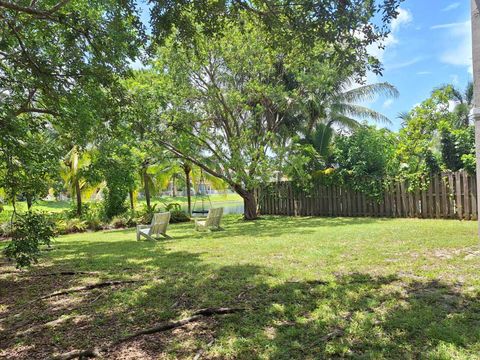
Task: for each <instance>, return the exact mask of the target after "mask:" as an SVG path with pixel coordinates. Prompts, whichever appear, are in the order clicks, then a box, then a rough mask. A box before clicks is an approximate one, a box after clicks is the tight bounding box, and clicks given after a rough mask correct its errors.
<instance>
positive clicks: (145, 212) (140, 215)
mask: <svg viewBox="0 0 480 360" xmlns="http://www.w3.org/2000/svg"><path fill="white" fill-rule="evenodd" d="M156 207H157V204H154V205H153V206H151V207H148V206H145V207H143V208H142V209H141V210H140V211H138V212H137V223H139V224H150V223H151V222H152V218H153V214H155V208H156Z"/></svg>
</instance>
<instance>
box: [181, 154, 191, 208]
mask: <svg viewBox="0 0 480 360" xmlns="http://www.w3.org/2000/svg"><path fill="white" fill-rule="evenodd" d="M182 167H183V171H184V172H185V186H186V187H187V203H188V213H189V214H191V213H192V192H191V185H190V172H191V171H192V168H191V167H190V164H188V163H183V166H182Z"/></svg>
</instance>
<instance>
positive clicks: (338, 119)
mask: <svg viewBox="0 0 480 360" xmlns="http://www.w3.org/2000/svg"><path fill="white" fill-rule="evenodd" d="M327 125H328V126H329V127H331V126H332V125H340V126H343V127H345V128H347V129H350V130H353V129H356V128H358V127H359V126H360V123H359V122H358V121H357V120H355V119H352V118H351V117H348V116H346V115H341V114H332V116H331V118H330V121H329V122H328V123H327Z"/></svg>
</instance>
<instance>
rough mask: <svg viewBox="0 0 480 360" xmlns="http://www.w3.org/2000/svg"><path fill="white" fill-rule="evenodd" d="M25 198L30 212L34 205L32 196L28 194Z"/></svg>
mask: <svg viewBox="0 0 480 360" xmlns="http://www.w3.org/2000/svg"><path fill="white" fill-rule="evenodd" d="M25 197H26V199H27V209H28V211H30V209H31V208H32V205H33V199H32V195H30V194H26V195H25Z"/></svg>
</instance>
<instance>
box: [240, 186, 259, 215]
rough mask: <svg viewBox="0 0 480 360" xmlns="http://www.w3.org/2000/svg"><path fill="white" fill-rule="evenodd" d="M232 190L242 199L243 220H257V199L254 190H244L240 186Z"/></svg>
mask: <svg viewBox="0 0 480 360" xmlns="http://www.w3.org/2000/svg"><path fill="white" fill-rule="evenodd" d="M234 190H235V191H236V192H237V194H238V195H240V196H241V197H242V199H243V218H244V219H245V220H255V219H258V208H257V199H256V197H255V191H254V190H245V189H243V188H241V187H240V186H235V187H234Z"/></svg>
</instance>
